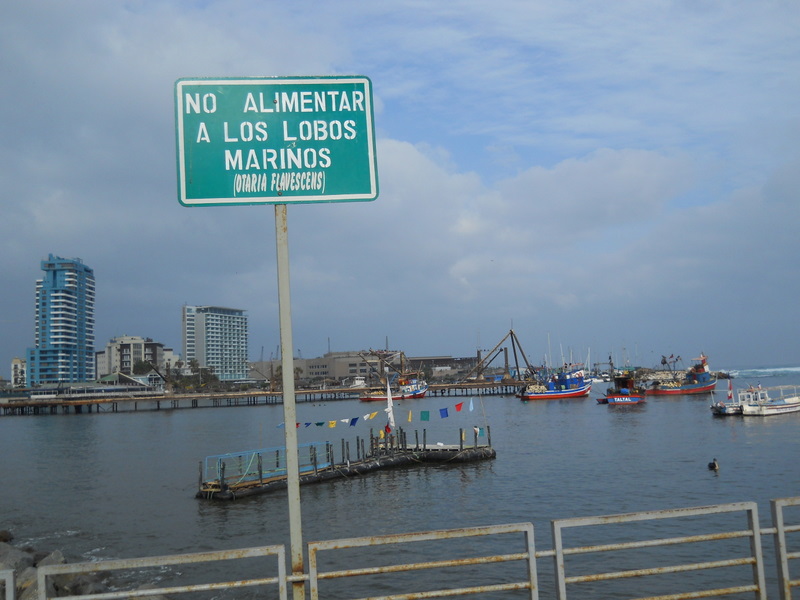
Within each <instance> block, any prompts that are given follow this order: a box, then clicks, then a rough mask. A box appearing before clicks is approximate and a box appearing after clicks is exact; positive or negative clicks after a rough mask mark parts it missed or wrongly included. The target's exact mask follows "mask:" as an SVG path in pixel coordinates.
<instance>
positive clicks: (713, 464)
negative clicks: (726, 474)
mask: <svg viewBox="0 0 800 600" xmlns="http://www.w3.org/2000/svg"><path fill="white" fill-rule="evenodd" d="M708 468H709V469H711V470H712V471H719V463H718V462H717V459H716V458H715V459H714V460H712V461H711V462H710V463H708Z"/></svg>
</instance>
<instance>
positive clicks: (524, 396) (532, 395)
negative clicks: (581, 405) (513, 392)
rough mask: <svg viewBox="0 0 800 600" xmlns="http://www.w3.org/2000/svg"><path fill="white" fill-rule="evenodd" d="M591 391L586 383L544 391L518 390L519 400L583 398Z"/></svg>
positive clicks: (590, 386)
mask: <svg viewBox="0 0 800 600" xmlns="http://www.w3.org/2000/svg"><path fill="white" fill-rule="evenodd" d="M591 391H592V384H591V383H586V384H584V385H582V386H580V387H577V388H574V389H570V390H546V391H544V392H524V391H523V392H520V393H519V394H518V396H519V399H520V400H525V401H527V400H564V399H567V398H583V397H585V396H588V395H589V392H591Z"/></svg>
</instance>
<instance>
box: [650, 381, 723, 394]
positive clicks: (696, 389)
mask: <svg viewBox="0 0 800 600" xmlns="http://www.w3.org/2000/svg"><path fill="white" fill-rule="evenodd" d="M716 385H717V380H716V379H714V380H713V381H708V382H701V383H687V384H682V385H679V386H676V387H656V388H651V389H648V390H646V391H645V394H646V395H648V396H676V395H680V394H707V393H709V392H712V391H714V388H715V387H716Z"/></svg>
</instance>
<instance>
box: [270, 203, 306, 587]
mask: <svg viewBox="0 0 800 600" xmlns="http://www.w3.org/2000/svg"><path fill="white" fill-rule="evenodd" d="M275 241H276V246H277V255H278V313H279V320H280V328H281V370H282V371H283V373H282V375H283V422H284V423H285V433H284V435H285V440H286V489H287V491H288V500H289V540H290V543H291V549H290V555H291V562H292V574H293V575H298V574H299V575H302V574H303V572H304V568H303V529H302V523H301V516H300V513H301V511H300V467H299V460H298V457H297V427H296V426H295V424H296V423H297V410H296V407H295V392H294V354H293V351H292V349H293V348H294V342H293V340H292V303H291V295H290V293H289V230H288V223H287V218H286V205H285V204H276V205H275ZM292 589H293V594H294V598H295V600H300V599H302V598H305V587H304V585H303V582H299V583H294V584H292Z"/></svg>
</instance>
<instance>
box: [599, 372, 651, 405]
mask: <svg viewBox="0 0 800 600" xmlns="http://www.w3.org/2000/svg"><path fill="white" fill-rule="evenodd" d="M611 372H612V373H614V384H613V386H612V387H609V388H608V389H607V390H606V394H605V396H601V397H600V398H598V399H597V402H598V404H641V403H642V402H644V394H645V391H644V388H642V387H640V386H639V384H638V383H637V382H636V371H635V370H634V369H623V370H621V371H615V370H614V369H613V366H612V369H611Z"/></svg>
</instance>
